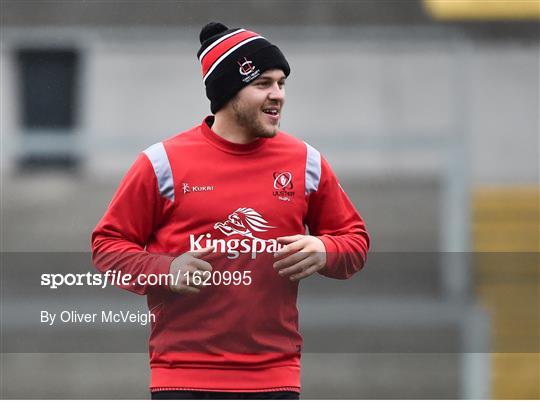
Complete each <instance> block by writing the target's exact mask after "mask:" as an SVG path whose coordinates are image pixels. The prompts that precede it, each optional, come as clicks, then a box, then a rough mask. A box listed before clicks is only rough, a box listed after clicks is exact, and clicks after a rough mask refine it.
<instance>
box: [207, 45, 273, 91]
mask: <svg viewBox="0 0 540 402" xmlns="http://www.w3.org/2000/svg"><path fill="white" fill-rule="evenodd" d="M255 39H265V38H264V37H262V36H260V35H258V36H253V37H251V38H248V39H246V40H244V41H242V42H240V43H239V44H237V45H236V46H234V47H232V48H231V49H229V50H228V51H227V52H225V53H224V54H223V55H222V56H221V57H220V58H219V59H217V60H216V61H215V62H214V64H212V67H210V69H209V70H208V72H207V73H206V75H205V76H204V77H203V82H205V83H206V79H207V78H208V76H209V75H210V74H212V71H214V70H215V69H216V67H217V66H218V65H219V63H221V62H222V61H223V59H225V58H226V57H227V56H228V55H230V54H231V53H232V52H234V51H235V50H236V49H238V48H239V47H241V46H243V45H245V44H246V43H249V42H251V41H253V40H255Z"/></svg>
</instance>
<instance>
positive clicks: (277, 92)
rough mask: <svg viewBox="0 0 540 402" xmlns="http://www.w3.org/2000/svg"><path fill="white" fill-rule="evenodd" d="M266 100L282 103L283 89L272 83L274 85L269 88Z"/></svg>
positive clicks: (283, 97)
mask: <svg viewBox="0 0 540 402" xmlns="http://www.w3.org/2000/svg"><path fill="white" fill-rule="evenodd" d="M268 99H270V100H276V101H283V100H284V99H285V87H283V86H280V85H279V83H277V82H274V84H273V85H272V86H271V87H270V92H269V93H268Z"/></svg>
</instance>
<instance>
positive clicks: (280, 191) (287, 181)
mask: <svg viewBox="0 0 540 402" xmlns="http://www.w3.org/2000/svg"><path fill="white" fill-rule="evenodd" d="M273 177H274V191H273V193H272V194H273V196H274V197H277V198H278V199H279V200H281V201H291V198H292V197H294V191H293V182H292V173H291V172H274V173H273Z"/></svg>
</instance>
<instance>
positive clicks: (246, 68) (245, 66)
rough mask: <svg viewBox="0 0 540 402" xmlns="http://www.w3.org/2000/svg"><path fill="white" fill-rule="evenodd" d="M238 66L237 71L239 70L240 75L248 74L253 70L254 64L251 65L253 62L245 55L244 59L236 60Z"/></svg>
mask: <svg viewBox="0 0 540 402" xmlns="http://www.w3.org/2000/svg"><path fill="white" fill-rule="evenodd" d="M237 63H238V65H239V66H240V68H239V69H238V71H240V74H242V75H249V74H251V73H252V72H253V71H255V66H254V65H253V62H252V61H251V60H248V59H247V58H246V57H244V60H243V61H242V60H238V61H237Z"/></svg>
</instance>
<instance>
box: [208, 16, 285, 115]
mask: <svg viewBox="0 0 540 402" xmlns="http://www.w3.org/2000/svg"><path fill="white" fill-rule="evenodd" d="M199 39H200V42H201V48H200V49H199V51H198V52H197V57H198V58H199V61H200V62H201V66H202V75H203V81H204V85H205V86H206V96H207V97H208V99H210V110H211V111H212V113H216V112H217V111H218V110H219V109H221V108H222V107H223V106H224V105H225V104H226V103H227V102H228V101H229V100H230V99H231V98H233V97H234V95H236V93H237V92H238V91H240V90H241V89H242V88H243V87H245V86H246V85H248V84H249V83H250V82H251V81H253V80H254V79H256V78H257V77H258V76H260V75H261V74H262V73H263V72H265V71H266V70H270V69H273V68H278V69H281V70H283V72H284V73H285V76H288V75H289V74H290V72H291V69H290V67H289V63H287V60H285V56H283V53H281V51H280V50H279V49H278V47H277V46H275V45H273V44H271V43H270V42H269V41H268V40H267V39H265V38H263V37H262V36H260V35H259V34H258V33H255V32H251V31H247V30H245V29H242V28H231V29H229V28H227V27H226V26H225V25H223V24H221V23H219V22H210V23H209V24H206V25H205V26H204V27H203V29H202V30H201V33H200V35H199Z"/></svg>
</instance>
